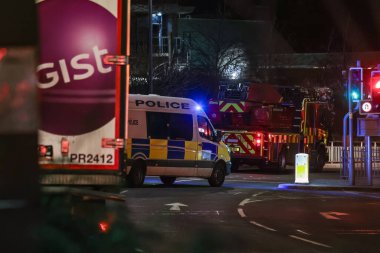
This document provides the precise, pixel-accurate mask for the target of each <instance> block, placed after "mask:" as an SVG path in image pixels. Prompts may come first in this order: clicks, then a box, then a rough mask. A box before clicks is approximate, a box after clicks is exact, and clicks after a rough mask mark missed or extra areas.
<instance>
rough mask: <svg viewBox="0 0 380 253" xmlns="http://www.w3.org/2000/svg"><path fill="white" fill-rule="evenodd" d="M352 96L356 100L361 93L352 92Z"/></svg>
mask: <svg viewBox="0 0 380 253" xmlns="http://www.w3.org/2000/svg"><path fill="white" fill-rule="evenodd" d="M351 98H352V99H354V100H357V99H359V93H358V92H357V91H353V92H351Z"/></svg>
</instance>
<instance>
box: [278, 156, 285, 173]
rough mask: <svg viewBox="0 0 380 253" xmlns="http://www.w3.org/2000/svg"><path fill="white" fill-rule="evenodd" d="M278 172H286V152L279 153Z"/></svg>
mask: <svg viewBox="0 0 380 253" xmlns="http://www.w3.org/2000/svg"><path fill="white" fill-rule="evenodd" d="M277 170H278V171H279V172H284V171H285V170H286V152H285V151H281V152H280V154H279V155H278V167H277Z"/></svg>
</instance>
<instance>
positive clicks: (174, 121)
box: [169, 113, 193, 141]
mask: <svg viewBox="0 0 380 253" xmlns="http://www.w3.org/2000/svg"><path fill="white" fill-rule="evenodd" d="M169 114H170V121H169V138H170V139H171V140H186V141H191V140H192V139H193V115H191V114H178V113H169Z"/></svg>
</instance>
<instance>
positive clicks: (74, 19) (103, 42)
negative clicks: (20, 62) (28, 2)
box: [37, 0, 117, 135]
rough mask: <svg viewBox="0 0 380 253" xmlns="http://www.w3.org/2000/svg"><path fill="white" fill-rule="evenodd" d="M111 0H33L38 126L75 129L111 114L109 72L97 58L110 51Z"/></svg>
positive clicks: (112, 98) (51, 129) (113, 28)
mask: <svg viewBox="0 0 380 253" xmlns="http://www.w3.org/2000/svg"><path fill="white" fill-rule="evenodd" d="M112 1H115V2H116V1H117V0H92V1H90V0H42V1H38V15H39V31H40V56H39V60H40V63H39V64H38V67H37V75H38V87H39V88H40V93H41V105H42V108H41V109H42V110H41V129H42V130H44V131H47V132H50V133H53V134H57V135H80V134H84V133H87V132H90V131H94V130H96V129H99V128H100V127H102V126H104V125H105V124H107V123H108V122H109V121H110V120H112V119H113V118H114V116H115V72H114V69H113V67H111V66H105V65H103V61H102V58H103V56H104V55H106V54H116V46H117V41H116V38H117V34H116V25H117V23H116V17H115V16H114V15H113V14H112V13H111V12H110V11H111V10H108V9H106V8H105V7H103V6H102V2H104V3H105V5H104V6H112V4H110V2H112ZM114 6H116V4H115V5H114Z"/></svg>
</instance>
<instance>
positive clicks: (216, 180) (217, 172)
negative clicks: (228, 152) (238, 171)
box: [208, 163, 226, 187]
mask: <svg viewBox="0 0 380 253" xmlns="http://www.w3.org/2000/svg"><path fill="white" fill-rule="evenodd" d="M225 178H226V166H225V165H224V164H223V163H217V164H216V165H215V167H214V169H213V170H212V174H211V177H210V178H209V179H208V183H209V184H210V186H212V187H220V186H222V184H223V183H224V179H225Z"/></svg>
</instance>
